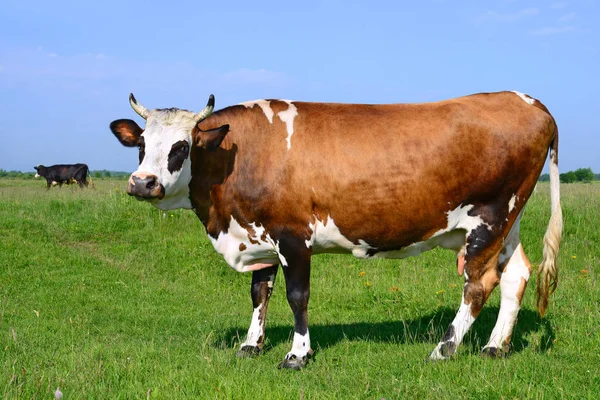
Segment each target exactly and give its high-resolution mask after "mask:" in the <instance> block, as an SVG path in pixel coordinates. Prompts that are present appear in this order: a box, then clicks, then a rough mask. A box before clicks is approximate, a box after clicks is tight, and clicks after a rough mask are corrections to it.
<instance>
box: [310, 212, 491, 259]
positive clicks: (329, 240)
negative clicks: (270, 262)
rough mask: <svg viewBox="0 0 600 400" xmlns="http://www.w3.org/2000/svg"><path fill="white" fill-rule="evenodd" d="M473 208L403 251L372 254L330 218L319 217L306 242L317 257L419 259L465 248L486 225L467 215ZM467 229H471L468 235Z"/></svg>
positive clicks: (451, 216)
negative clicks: (429, 253)
mask: <svg viewBox="0 0 600 400" xmlns="http://www.w3.org/2000/svg"><path fill="white" fill-rule="evenodd" d="M472 207H473V206H466V207H464V208H462V209H461V208H460V206H459V207H458V208H457V209H456V210H453V211H450V212H448V227H447V228H446V229H443V230H440V231H438V232H436V233H435V234H434V235H433V236H431V237H430V238H429V239H427V240H424V241H422V242H416V243H413V244H410V245H408V246H406V247H403V248H401V249H399V250H391V251H380V252H375V253H374V254H372V255H369V250H377V249H376V248H375V247H373V246H371V245H369V244H368V243H367V242H366V241H365V240H363V239H359V240H358V244H355V243H353V242H352V241H351V240H349V239H348V238H346V237H345V236H344V235H342V233H341V232H340V229H339V228H338V227H337V226H336V224H335V222H334V220H333V219H332V218H331V217H330V216H329V215H328V216H327V218H326V219H325V220H324V221H320V220H319V219H317V218H316V217H315V223H314V224H313V223H309V225H308V227H309V229H310V230H311V231H312V234H311V237H310V239H309V240H306V241H305V244H306V247H308V248H312V251H313V254H319V253H352V255H354V256H355V257H357V258H406V257H415V256H418V255H419V254H421V253H423V252H425V251H429V250H431V249H433V248H434V247H437V246H440V247H442V248H445V249H452V250H455V251H458V250H459V249H460V248H461V247H462V246H464V245H465V242H466V237H467V236H468V233H470V232H471V230H472V229H475V228H476V227H478V226H479V225H481V224H485V223H484V222H483V220H481V218H480V217H472V216H468V215H466V213H467V212H468V210H470V209H471V208H472ZM463 214H464V215H463ZM465 215H466V217H465ZM485 225H487V224H485ZM463 229H464V230H467V235H466V234H465V231H464V230H463ZM371 253H373V252H371Z"/></svg>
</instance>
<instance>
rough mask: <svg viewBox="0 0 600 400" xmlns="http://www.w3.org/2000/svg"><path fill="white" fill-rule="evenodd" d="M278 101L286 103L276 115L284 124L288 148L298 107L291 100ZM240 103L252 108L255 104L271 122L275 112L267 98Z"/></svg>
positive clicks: (289, 147)
mask: <svg viewBox="0 0 600 400" xmlns="http://www.w3.org/2000/svg"><path fill="white" fill-rule="evenodd" d="M279 101H283V102H284V103H287V104H288V108H287V110H284V111H280V112H278V113H277V116H278V117H279V119H280V120H281V122H283V123H284V124H285V128H286V132H287V137H286V139H285V141H286V142H287V149H288V150H289V149H291V148H292V135H293V134H294V118H296V116H297V115H298V109H297V108H296V106H295V105H294V104H293V103H292V101H291V100H279ZM240 105H243V106H244V107H246V108H252V107H254V106H255V105H257V106H259V107H260V108H261V109H262V111H263V113H264V114H265V117H267V119H268V120H269V123H271V124H272V123H273V116H274V115H275V112H274V111H273V109H272V108H271V102H270V101H268V100H253V101H247V102H244V103H240Z"/></svg>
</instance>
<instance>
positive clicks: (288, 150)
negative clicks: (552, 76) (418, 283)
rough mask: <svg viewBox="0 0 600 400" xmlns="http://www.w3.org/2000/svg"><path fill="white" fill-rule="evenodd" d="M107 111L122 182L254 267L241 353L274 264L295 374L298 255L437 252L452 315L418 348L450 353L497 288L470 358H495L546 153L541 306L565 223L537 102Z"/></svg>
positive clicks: (258, 319)
mask: <svg viewBox="0 0 600 400" xmlns="http://www.w3.org/2000/svg"><path fill="white" fill-rule="evenodd" d="M130 103H131V106H132V107H133V109H134V110H135V111H136V112H137V113H138V114H139V115H140V116H141V117H143V118H144V119H145V120H146V127H145V129H142V128H140V127H139V126H138V125H137V124H136V123H135V122H134V121H132V120H129V119H120V120H116V121H113V122H112V123H111V124H110V128H111V130H112V132H113V134H114V135H115V136H116V137H117V138H118V139H119V141H120V142H121V143H122V144H123V145H125V146H130V147H133V146H136V147H138V148H139V160H140V165H139V167H138V170H137V171H135V172H134V173H133V174H131V177H130V178H129V186H128V188H127V192H128V193H129V194H130V195H132V196H135V197H136V198H138V199H142V200H147V201H149V202H151V203H152V204H153V205H154V206H156V207H158V208H160V209H163V210H167V209H174V208H187V209H192V210H193V211H194V212H195V213H196V215H197V216H198V218H199V219H200V221H202V223H203V224H204V226H205V227H206V231H207V233H208V236H209V238H210V240H211V242H212V244H213V246H214V248H215V250H216V251H217V252H219V253H220V254H221V255H223V257H224V259H225V261H226V262H227V263H228V264H229V265H230V266H231V267H232V268H234V269H235V270H237V271H240V272H245V271H253V272H252V274H253V275H252V288H251V296H252V303H253V306H254V313H253V316H252V322H251V324H250V328H249V330H248V335H247V337H246V340H245V341H244V343H242V345H241V348H240V351H239V352H238V354H240V355H244V354H248V355H252V354H256V353H259V352H260V350H261V349H262V347H263V344H264V339H265V334H264V327H265V318H266V313H267V305H268V301H269V297H270V295H271V292H272V288H273V282H274V279H275V275H276V273H277V270H278V265H279V264H281V265H282V269H283V273H284V275H285V281H286V289H287V298H288V302H289V304H290V307H291V309H292V311H293V314H294V319H295V334H294V339H293V344H292V348H291V350H290V352H289V353H288V354H287V355H286V356H285V359H284V360H283V362H282V363H281V364H280V366H281V367H284V368H296V369H297V368H301V367H304V366H305V365H306V363H307V362H308V359H309V356H310V355H311V354H312V350H311V347H310V336H309V331H308V314H307V306H308V298H309V294H310V283H309V282H310V267H311V256H312V255H314V254H320V253H347V254H353V255H354V256H356V257H359V258H404V257H408V256H416V255H418V254H420V253H422V252H424V251H427V250H430V249H432V248H434V247H437V246H440V247H442V248H446V249H451V250H454V251H455V252H456V253H457V255H458V256H457V261H458V270H459V273H461V272H463V269H464V276H465V281H466V283H465V285H464V288H463V297H462V302H461V306H460V308H459V309H458V313H457V314H456V317H455V319H454V320H453V321H452V323H451V325H450V326H449V327H448V329H447V331H446V333H445V334H444V336H443V338H442V340H441V341H440V342H439V343H438V345H437V346H436V347H435V349H434V350H433V352H432V353H431V355H430V358H431V359H433V360H440V359H447V358H449V357H451V356H452V355H453V354H454V353H455V351H456V349H457V347H458V345H459V344H460V343H461V341H462V339H463V337H464V335H465V334H466V332H467V331H468V330H469V328H470V327H471V325H472V323H473V322H474V321H475V318H476V317H477V316H478V315H479V313H480V311H481V309H482V307H483V305H484V303H485V302H486V300H487V299H488V297H489V295H490V293H491V292H492V290H493V289H494V288H495V287H496V286H497V285H498V284H500V289H501V303H500V311H499V314H498V319H497V322H496V326H495V327H494V330H493V331H492V334H491V337H490V339H489V341H488V343H487V344H486V345H485V346H484V347H483V353H484V354H487V355H490V356H493V357H496V356H502V355H504V354H506V353H507V351H508V349H509V344H510V338H511V335H512V331H513V326H514V324H515V322H516V320H517V314H518V312H519V309H520V307H521V301H522V299H523V295H524V292H525V288H526V286H527V282H528V280H529V276H530V273H531V271H532V268H531V264H530V263H529V261H528V260H527V257H526V256H525V253H524V252H523V247H522V246H521V239H520V235H519V227H520V221H521V215H522V212H523V207H524V206H525V203H526V202H527V200H528V199H529V196H530V195H531V192H532V191H533V189H534V187H535V184H536V182H537V179H538V177H539V175H540V172H541V171H542V168H543V166H544V162H545V160H546V157H547V155H548V152H549V153H550V163H549V164H550V199H551V207H552V214H551V217H550V221H549V224H548V228H547V231H546V234H545V237H544V252H543V254H544V256H543V261H542V264H541V265H540V268H539V271H538V287H537V299H538V300H537V301H538V309H539V311H540V314H541V315H543V314H544V313H545V311H546V307H547V304H548V296H549V294H550V293H552V291H553V290H554V288H555V286H556V282H557V265H556V259H557V254H558V247H559V243H560V239H561V232H562V211H561V206H560V201H559V197H560V194H559V174H558V129H557V126H556V123H555V121H554V118H553V117H552V115H550V113H549V112H548V110H547V109H546V107H545V106H544V105H543V104H542V103H540V102H539V101H538V100H536V99H534V98H532V97H530V96H528V95H526V94H523V93H519V92H501V93H481V94H475V95H471V96H466V97H460V98H456V99H452V100H446V101H441V102H436V103H426V104H377V105H375V104H324V103H305V102H295V101H288V100H257V101H252V102H247V103H242V104H240V105H235V106H232V107H227V108H224V109H222V110H220V111H216V112H215V113H212V111H213V107H214V98H213V97H212V96H211V97H210V99H209V103H208V105H207V107H206V108H205V109H204V110H202V111H201V112H200V113H198V114H195V113H192V112H189V111H185V110H180V109H176V108H169V109H157V110H148V109H146V108H145V107H143V106H142V105H141V104H139V103H137V102H136V100H135V98H134V97H133V95H130Z"/></svg>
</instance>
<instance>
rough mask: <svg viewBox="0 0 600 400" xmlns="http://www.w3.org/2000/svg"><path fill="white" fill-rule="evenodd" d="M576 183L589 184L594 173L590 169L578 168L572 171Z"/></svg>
mask: <svg viewBox="0 0 600 400" xmlns="http://www.w3.org/2000/svg"><path fill="white" fill-rule="evenodd" d="M574 173H575V176H576V178H577V182H586V183H590V182H591V181H593V180H594V173H593V172H592V169H591V168H578V169H576V170H575V171H574Z"/></svg>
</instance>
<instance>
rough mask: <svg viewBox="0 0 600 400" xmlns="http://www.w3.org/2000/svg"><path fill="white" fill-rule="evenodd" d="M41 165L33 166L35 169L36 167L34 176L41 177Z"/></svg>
mask: <svg viewBox="0 0 600 400" xmlns="http://www.w3.org/2000/svg"><path fill="white" fill-rule="evenodd" d="M40 167H41V165H36V166H35V167H33V169H35V176H34V178H39V177H40V171H39V170H40Z"/></svg>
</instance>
